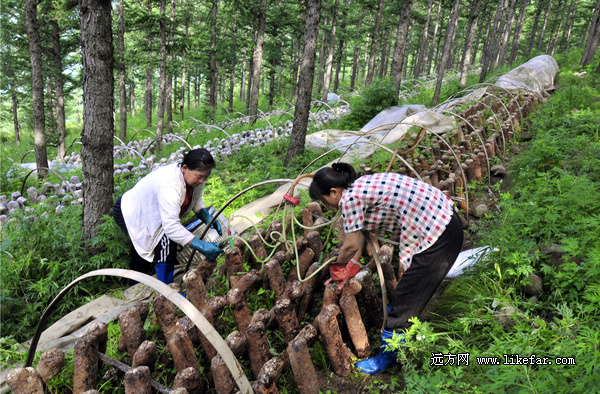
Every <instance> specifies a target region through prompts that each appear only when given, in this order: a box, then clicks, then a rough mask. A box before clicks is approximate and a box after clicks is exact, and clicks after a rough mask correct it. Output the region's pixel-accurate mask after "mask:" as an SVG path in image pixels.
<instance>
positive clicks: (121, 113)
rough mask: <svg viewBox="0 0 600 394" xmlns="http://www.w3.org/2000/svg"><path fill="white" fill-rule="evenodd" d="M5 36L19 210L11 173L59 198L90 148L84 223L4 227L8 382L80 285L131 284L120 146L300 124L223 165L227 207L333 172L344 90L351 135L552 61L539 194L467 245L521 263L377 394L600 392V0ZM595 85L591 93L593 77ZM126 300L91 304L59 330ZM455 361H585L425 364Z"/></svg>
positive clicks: (519, 183)
mask: <svg viewBox="0 0 600 394" xmlns="http://www.w3.org/2000/svg"><path fill="white" fill-rule="evenodd" d="M0 18H1V19H0V23H1V25H0V34H1V37H2V38H1V39H2V45H1V47H0V55H1V59H0V61H1V64H2V74H1V75H0V89H1V92H2V95H1V102H0V116H1V122H0V137H1V139H2V147H1V149H2V150H1V151H2V158H1V160H2V161H1V166H2V178H1V179H0V180H1V188H2V190H1V193H2V194H3V195H4V194H9V193H11V192H13V191H14V190H19V188H20V187H21V186H22V180H23V178H22V177H18V176H17V177H15V178H13V176H12V175H11V176H9V175H8V174H9V170H12V171H15V169H16V168H19V165H18V163H19V162H20V161H23V159H24V158H26V157H28V158H30V159H31V158H32V157H33V156H29V154H30V153H32V154H34V155H35V162H36V163H35V165H36V167H37V175H38V177H39V179H38V180H34V177H30V178H29V179H28V181H27V184H26V185H25V186H30V185H32V184H36V185H39V184H41V183H42V182H43V181H44V180H45V179H49V180H52V181H56V178H53V174H51V173H49V172H47V170H46V169H47V168H48V164H49V161H50V160H52V159H54V158H55V157H62V156H65V155H69V154H70V153H71V150H73V151H78V153H80V154H81V156H82V159H83V160H82V168H81V169H78V170H77V171H76V173H77V175H80V176H82V183H83V198H84V203H83V206H82V207H70V206H68V207H66V208H65V210H64V211H63V214H61V215H60V216H58V219H52V220H39V221H37V222H28V221H26V220H23V221H21V222H16V221H13V222H11V223H12V224H11V225H10V226H5V227H3V228H2V245H1V248H0V258H1V259H2V298H1V306H2V339H1V344H2V348H1V350H2V363H3V365H4V366H6V365H7V364H11V363H14V362H15V360H18V359H19V358H20V357H21V358H22V355H23V349H22V348H20V347H19V346H18V343H21V342H23V341H24V340H26V339H27V338H29V337H30V336H31V333H32V330H33V329H34V327H35V324H36V323H37V319H38V318H39V315H40V313H41V311H42V310H43V309H44V308H45V307H46V306H47V305H48V303H49V302H50V300H52V298H53V297H54V296H55V295H56V294H57V293H58V292H59V291H60V289H61V288H62V286H64V285H65V284H66V283H69V282H70V280H72V279H73V278H74V277H77V276H78V275H80V274H83V273H85V272H87V271H90V270H93V269H98V268H104V267H108V266H112V267H119V266H122V267H126V266H127V249H126V243H125V242H124V240H123V239H122V238H119V236H118V235H116V234H117V232H116V229H115V228H114V226H113V225H112V221H111V220H110V217H108V216H107V214H108V213H109V212H110V209H111V207H112V204H113V202H114V199H115V197H117V196H118V195H119V193H122V192H123V191H124V190H126V189H127V188H128V187H131V186H132V185H133V183H134V181H135V179H134V178H130V179H125V178H120V177H114V176H113V171H114V164H115V163H116V161H117V159H115V158H114V156H113V145H115V141H116V139H115V137H117V138H119V139H121V140H123V141H126V140H131V139H136V138H141V136H142V135H143V134H144V135H148V133H146V131H145V130H148V131H150V132H151V134H153V135H156V136H161V135H166V134H169V133H171V132H177V131H182V130H186V129H188V128H189V124H190V123H189V122H188V121H189V120H190V119H194V122H196V120H197V122H196V123H198V122H202V123H204V124H214V125H221V124H222V122H225V121H228V120H231V119H236V118H240V119H242V118H244V117H245V116H250V117H251V120H252V121H254V122H256V123H255V126H256V127H258V126H259V125H260V126H265V125H266V123H264V120H265V118H267V117H269V116H273V117H272V118H271V121H272V122H274V121H275V119H277V120H282V119H283V120H286V119H289V120H292V118H293V133H292V136H291V138H290V139H289V141H288V140H285V141H279V142H277V143H275V144H274V145H273V146H269V147H267V149H266V150H265V151H257V150H253V149H249V150H247V151H243V152H241V153H239V154H238V155H237V156H236V157H231V158H230V160H229V161H230V163H227V165H226V164H225V163H219V167H220V168H223V170H222V172H218V173H217V172H216V173H215V179H217V178H220V179H226V181H223V184H221V185H219V184H216V183H212V184H211V185H210V188H209V189H210V190H209V191H210V192H211V195H210V198H211V199H215V200H217V198H219V199H221V200H223V201H224V200H226V199H227V198H228V197H229V196H231V195H232V194H234V193H235V192H238V191H239V190H240V189H242V188H243V187H242V186H240V184H239V183H238V182H237V181H239V180H241V179H242V178H248V179H247V182H250V184H251V183H252V182H259V181H262V180H264V179H268V178H269V177H278V176H279V175H280V172H281V173H283V174H284V175H283V177H293V176H294V171H297V170H298V169H300V168H302V165H304V164H307V163H308V162H310V160H312V159H313V158H314V157H315V156H316V155H317V153H313V152H309V151H304V150H303V149H304V138H305V136H306V134H307V133H311V132H313V131H317V130H316V129H315V128H311V127H310V122H309V112H310V111H311V110H312V111H315V108H314V104H315V103H317V100H320V101H326V99H327V93H329V92H335V93H337V94H339V95H340V96H341V97H342V98H343V99H344V100H348V101H350V102H351V103H352V109H353V113H352V114H351V116H349V117H347V118H346V119H345V120H344V121H341V122H338V123H336V124H335V125H334V126H335V127H336V128H347V129H353V130H358V129H360V128H361V127H362V126H363V125H364V124H365V123H366V122H367V121H368V120H370V119H371V118H372V116H374V115H375V114H376V113H377V112H376V111H375V112H373V111H364V112H361V111H363V110H364V108H365V105H358V104H359V101H361V100H362V101H361V103H362V104H365V103H366V104H367V105H366V107H370V109H371V110H375V109H377V110H381V109H382V108H385V107H386V106H389V105H395V104H406V103H411V104H412V103H420V104H425V105H427V106H434V105H435V104H436V103H439V102H441V101H443V100H445V99H446V98H447V97H449V96H451V95H454V94H457V93H458V92H460V91H461V90H462V89H463V88H465V87H469V86H474V85H477V84H478V83H482V84H485V83H487V82H489V81H493V79H494V78H495V77H496V76H498V75H500V74H501V73H502V72H505V71H506V70H508V69H510V68H512V67H514V66H516V65H519V64H521V63H523V62H525V61H527V60H529V59H530V58H531V57H533V56H536V55H539V54H550V55H553V56H554V57H555V58H557V59H558V60H559V64H560V65H561V75H560V78H559V85H558V87H557V89H558V88H560V89H559V90H558V93H557V94H556V95H555V96H553V97H551V98H549V100H548V103H547V104H546V105H545V106H544V108H543V109H540V110H539V111H538V113H536V114H534V115H533V116H532V118H531V119H529V120H528V122H527V126H528V131H529V133H531V135H532V136H535V137H536V140H535V142H534V143H532V148H531V150H530V151H529V153H524V156H522V157H521V158H520V159H519V161H518V162H517V164H516V165H515V168H516V169H517V170H518V171H517V172H518V175H516V176H515V186H516V187H521V189H520V190H519V189H518V190H517V191H515V192H513V193H512V194H511V193H507V194H503V195H502V197H501V201H498V202H497V205H498V206H499V207H501V208H502V212H503V213H502V214H501V215H498V216H496V217H495V219H499V221H500V222H501V224H498V225H496V224H491V225H489V226H488V225H484V224H477V225H476V224H474V225H473V226H475V227H473V228H469V229H468V231H469V233H470V235H477V236H481V233H483V232H486V231H488V230H489V231H490V233H489V234H488V235H486V236H485V237H483V236H481V238H482V239H484V240H483V242H487V243H488V244H491V243H494V244H497V245H499V247H500V248H501V249H502V250H503V252H502V253H501V254H499V255H498V256H497V257H496V258H495V259H494V260H493V261H491V262H490V263H489V264H487V265H485V266H482V267H480V268H479V269H478V271H476V272H475V273H474V274H472V275H469V276H465V277H463V278H462V279H461V280H460V281H457V282H456V283H455V284H453V285H452V287H451V288H449V289H448V290H447V291H446V293H445V297H444V300H445V302H444V303H443V304H442V305H441V306H440V307H441V308H442V312H440V314H439V316H446V317H447V320H444V321H437V322H433V323H431V324H429V323H423V324H415V326H414V329H413V330H412V331H411V332H410V333H408V334H409V338H413V339H414V338H426V339H425V340H420V339H419V342H418V346H415V342H414V341H410V340H409V341H408V342H407V343H406V344H396V345H397V346H398V347H399V348H402V349H404V350H406V353H405V354H406V357H407V359H405V360H404V362H405V364H404V366H403V370H404V371H405V373H404V377H403V379H405V381H404V382H403V383H402V384H401V383H400V382H399V381H398V380H396V381H394V380H393V378H392V380H386V381H385V383H383V384H382V383H381V382H380V383H377V381H374V382H371V383H370V384H371V386H370V392H377V390H381V391H382V392H383V391H385V390H384V389H383V388H382V385H388V386H389V387H392V388H397V389H398V388H399V387H400V386H401V385H404V384H406V387H407V388H408V389H415V390H416V389H421V390H424V391H432V390H439V389H451V390H456V391H461V392H462V391H465V390H466V391H469V390H471V391H475V392H476V391H477V390H483V391H486V390H487V391H495V390H500V389H502V390H504V389H505V388H507V387H510V388H511V389H512V390H513V391H515V392H516V391H520V390H530V391H546V390H553V391H560V390H561V389H558V388H559V387H565V388H566V390H567V391H569V390H573V391H590V390H593V388H594V387H597V383H598V381H597V380H598V376H599V375H598V373H597V369H595V368H596V367H595V365H598V363H599V362H600V358H599V357H600V351H599V342H600V339H599V337H598V332H599V331H598V321H600V320H599V319H598V316H599V314H600V310H599V309H598V305H600V304H599V303H598V300H599V299H600V298H599V297H600V290H599V289H600V284H598V278H599V277H600V276H599V275H598V273H599V272H600V262H599V261H598V256H600V254H599V253H598V251H600V245H598V238H597V236H595V235H596V234H597V228H598V217H599V216H598V215H599V213H600V211H599V209H600V204H599V203H598V201H600V197H599V196H598V190H600V188H599V187H598V175H597V174H598V172H597V168H598V157H599V156H598V152H599V151H600V147H599V146H598V124H597V119H598V111H599V108H598V103H599V102H600V101H599V100H600V98H599V97H600V94H599V93H598V81H597V75H598V73H599V72H600V59H599V58H598V54H597V49H598V44H599V40H600V20H599V18H600V0H595V1H594V0H539V1H519V0H518V1H508V0H499V1H496V0H475V1H464V0H463V1H461V0H453V1H433V0H430V1H383V0H379V1H344V0H339V1H337V0H336V1H314V0H309V1H305V2H300V1H266V0H262V1H243V2H242V1H226V2H225V1H216V0H215V1H193V0H188V1H180V2H175V1H172V2H166V1H165V0H162V1H124V0H122V1H118V2H117V1H114V2H109V1H90V0H81V1H79V2H76V1H47V0H45V1H35V0H34V1H29V0H27V1H12V0H3V1H2V10H1V14H0ZM575 73H577V76H573V74H575ZM585 73H587V74H588V79H585V78H580V77H579V75H580V74H585ZM592 74H594V75H593V76H592ZM387 88H390V89H392V90H393V94H392V95H390V94H389V92H388V91H387V90H386V89H387ZM413 93H419V94H420V95H419V96H418V97H417V98H416V99H418V100H420V101H414V100H416V99H415V98H414V97H412V98H411V94H413ZM361 96H362V97H361ZM349 97H353V98H352V99H350V98H349ZM390 97H391V99H390ZM369 100H370V101H369ZM411 100H412V101H411ZM317 105H318V103H317ZM283 111H285V112H287V114H285V115H281V114H282V112H283ZM359 114H360V116H359ZM249 127H253V126H249ZM234 131H235V130H234ZM217 134H218V133H217ZM213 136H214V135H211V137H213ZM221 137H222V135H221ZM193 138H195V137H193ZM202 138H204V137H202ZM157 141H158V142H160V141H161V140H160V138H159V139H158V140H157ZM204 142H205V141H204V140H202V143H204ZM175 149H178V147H176V148H171V147H168V146H167V144H165V145H164V146H162V147H161V146H160V144H159V146H157V147H156V148H155V152H156V153H157V155H158V156H159V157H160V156H163V157H164V156H166V155H168V154H169V153H171V152H172V151H173V150H175ZM161 152H162V153H161ZM282 152H283V154H282ZM387 160H388V157H386V158H385V159H381V162H386V163H387ZM230 165H231V167H230ZM376 168H378V167H376ZM286 171H287V173H286ZM12 174H14V172H13V173H12ZM228 174H229V175H230V178H227V177H226V175H228ZM240 174H244V176H240ZM236 177H237V181H236ZM484 189H485V188H484ZM482 193H483V192H482ZM249 198H250V197H249ZM36 209H38V208H36ZM40 212H41V209H40ZM40 217H42V214H40ZM53 218H54V217H53ZM554 243H557V244H559V243H560V244H562V245H563V249H564V250H566V252H564V253H566V254H561V256H562V257H561V258H564V260H565V261H564V262H562V263H563V265H561V266H560V267H561V269H556V266H555V265H552V264H548V261H547V255H545V254H544V253H542V251H543V250H544V247H545V246H544V245H554ZM561 253H562V252H561ZM9 265H10V268H11V269H10V271H11V272H12V274H11V275H8V273H9V270H8V267H9ZM13 270H14V271H13ZM533 272H535V273H537V274H539V275H540V276H543V281H544V293H542V295H540V297H539V298H540V299H539V303H538V304H536V305H532V304H530V303H529V301H528V300H527V299H526V298H524V296H523V291H522V288H523V286H524V285H525V284H527V283H529V282H528V278H529V274H531V273H533ZM542 274H543V275H542ZM113 285H115V284H113V283H107V282H106V281H105V282H102V281H99V282H97V283H93V284H92V283H90V284H88V285H86V286H85V287H82V288H78V289H76V290H75V293H76V294H74V297H75V299H74V300H73V299H71V300H65V301H64V302H63V304H61V305H60V307H59V309H58V311H57V312H56V316H55V317H60V316H61V315H64V314H65V313H67V312H69V311H70V310H72V309H74V307H76V306H78V305H80V304H81V302H84V301H86V300H91V299H93V298H94V297H95V296H96V295H97V294H103V292H106V289H107V287H113ZM260 300H261V301H260V302H263V300H264V297H261V298H260ZM257 302H258V301H257ZM504 306H507V307H515V313H513V314H512V315H511V322H512V323H514V325H513V326H511V328H510V329H507V328H504V327H499V326H498V324H496V323H495V322H494V319H493V317H492V311H493V310H496V311H498V310H499V309H501V308H504ZM443 308H446V309H443ZM117 329H118V328H117ZM457 350H459V351H470V352H471V354H479V355H483V356H487V355H500V354H503V353H507V352H508V353H523V352H538V353H540V354H541V353H542V352H544V354H550V355H555V356H556V355H564V356H569V355H573V356H574V357H575V358H576V360H577V362H578V365H576V366H570V367H565V368H564V369H557V368H555V367H554V366H553V367H551V368H532V367H531V366H529V367H524V368H493V367H491V368H487V367H484V366H472V367H471V368H470V369H469V370H468V372H467V371H466V370H462V369H452V370H450V369H440V368H434V367H432V366H431V365H427V363H425V364H424V363H423V360H424V359H425V360H427V357H430V355H431V353H432V352H440V351H442V352H446V353H451V352H456V351H457ZM321 356H322V354H321ZM315 359H316V360H321V359H324V357H321V358H319V357H316V358H315ZM322 364H323V365H321V366H322V367H323V368H322V369H323V370H327V366H326V362H325V361H323V362H322ZM63 379H64V380H68V379H69V377H64V378H63ZM288 379H291V377H288ZM288 383H289V386H288V387H293V382H292V381H291V380H290V381H288ZM60 384H62V383H60V382H59V383H57V385H60ZM340 387H341V386H340Z"/></svg>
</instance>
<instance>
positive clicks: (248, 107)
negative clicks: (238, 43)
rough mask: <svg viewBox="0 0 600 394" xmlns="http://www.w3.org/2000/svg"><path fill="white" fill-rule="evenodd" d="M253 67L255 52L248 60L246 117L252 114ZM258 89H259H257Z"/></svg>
mask: <svg viewBox="0 0 600 394" xmlns="http://www.w3.org/2000/svg"><path fill="white" fill-rule="evenodd" d="M253 36H254V41H256V30H255V31H254V34H253ZM253 67H254V52H252V55H251V56H250V58H249V59H248V75H247V76H246V79H247V80H248V83H247V85H248V87H247V88H246V115H248V114H249V113H250V101H251V99H250V96H251V94H252V82H253V81H252V78H253V72H252V70H253ZM257 89H258V87H257Z"/></svg>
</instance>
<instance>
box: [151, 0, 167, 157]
mask: <svg viewBox="0 0 600 394" xmlns="http://www.w3.org/2000/svg"><path fill="white" fill-rule="evenodd" d="M166 9H167V0H160V21H159V26H160V27H159V35H160V70H159V82H158V111H157V114H156V142H155V144H154V148H155V149H156V151H157V152H160V151H161V149H162V136H163V134H164V132H163V129H164V117H165V107H166V106H167V26H166V21H165V14H166Z"/></svg>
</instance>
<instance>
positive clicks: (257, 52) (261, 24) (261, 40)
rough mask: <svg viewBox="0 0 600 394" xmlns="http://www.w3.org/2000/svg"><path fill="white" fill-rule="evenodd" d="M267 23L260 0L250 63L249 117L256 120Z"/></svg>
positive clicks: (265, 12) (264, 4) (265, 3)
mask: <svg viewBox="0 0 600 394" xmlns="http://www.w3.org/2000/svg"><path fill="white" fill-rule="evenodd" d="M266 23H267V0H262V1H261V4H260V11H259V15H258V29H257V35H256V46H255V47H254V60H253V64H252V91H251V94H250V117H251V118H252V119H253V121H256V116H257V114H258V98H259V93H258V88H259V83H260V72H261V66H262V58H263V49H264V44H265V25H266Z"/></svg>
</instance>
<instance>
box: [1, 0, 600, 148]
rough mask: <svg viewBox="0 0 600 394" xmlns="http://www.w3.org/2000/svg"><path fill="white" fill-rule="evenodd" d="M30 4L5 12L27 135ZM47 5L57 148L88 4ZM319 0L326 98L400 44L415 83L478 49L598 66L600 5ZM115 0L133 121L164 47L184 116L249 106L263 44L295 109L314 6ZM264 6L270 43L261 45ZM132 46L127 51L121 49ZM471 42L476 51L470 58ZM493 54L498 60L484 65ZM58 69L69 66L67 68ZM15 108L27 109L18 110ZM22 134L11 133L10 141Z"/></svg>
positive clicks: (585, 1)
mask: <svg viewBox="0 0 600 394" xmlns="http://www.w3.org/2000/svg"><path fill="white" fill-rule="evenodd" d="M163 2H164V1H163ZM24 3H26V1H25V0H7V1H3V5H2V42H3V45H2V48H1V49H2V70H3V72H2V119H3V131H4V132H6V131H7V130H8V129H10V128H11V127H16V125H17V124H18V125H19V129H20V130H23V132H24V133H27V132H28V131H29V130H31V129H32V111H31V107H32V103H31V100H32V91H31V89H32V81H31V78H32V70H31V68H32V64H31V60H30V53H29V44H28V41H29V39H28V35H27V30H26V26H25V25H26V23H25V22H26V18H25V7H24ZM34 3H36V2H34ZM37 3H38V4H37V29H38V31H39V36H40V40H41V42H40V44H41V49H42V66H43V69H42V75H43V78H44V79H43V83H44V85H43V87H44V98H45V101H46V102H45V111H46V115H47V116H46V118H47V119H46V134H47V136H48V137H49V139H50V141H53V138H56V137H55V135H56V128H57V124H56V123H57V119H56V113H57V107H58V100H57V97H56V96H57V86H56V85H57V83H58V81H57V76H58V75H59V74H60V75H61V77H62V85H63V87H62V90H63V92H64V93H63V94H64V97H65V101H64V103H65V104H64V105H65V107H66V114H65V116H66V117H67V119H73V120H76V119H77V117H78V116H81V104H82V100H81V95H82V92H81V89H82V72H81V69H82V66H81V62H82V59H81V50H80V49H81V46H80V37H81V34H80V33H81V32H80V24H79V20H78V17H79V5H78V4H77V2H76V1H73V0H58V1H37ZM98 3H101V2H100V1H98ZM315 3H320V6H321V18H320V23H319V37H318V41H317V48H316V50H317V53H316V56H317V60H316V62H315V68H316V72H315V81H314V85H315V86H314V87H315V90H314V95H315V97H319V96H322V94H323V92H324V90H329V91H337V90H339V86H340V83H343V84H348V83H350V85H351V86H350V87H351V88H354V87H356V86H364V85H365V84H367V85H368V84H370V82H371V81H372V79H373V78H381V77H386V76H392V77H394V78H398V77H399V76H398V75H391V72H392V65H393V64H392V63H393V62H394V61H395V58H394V56H395V54H394V51H395V47H397V46H400V45H401V46H404V47H405V48H404V53H403V54H402V55H403V56H402V55H399V56H400V61H401V62H402V64H401V65H399V67H397V68H396V69H395V70H399V71H400V73H401V78H402V79H404V80H406V79H411V78H416V77H423V76H427V75H435V74H436V71H437V70H438V69H439V68H441V67H443V68H444V69H446V70H459V71H460V69H461V65H462V63H463V61H464V59H465V57H467V52H469V54H468V55H469V56H468V57H469V58H470V59H471V60H470V64H471V67H473V66H482V65H483V64H486V63H488V64H489V70H482V71H481V72H482V74H486V73H488V72H489V71H490V70H491V69H493V68H494V67H498V66H501V65H503V64H507V63H508V64H510V63H512V62H514V61H515V59H516V58H517V57H519V56H520V57H522V58H528V57H531V56H532V55H535V54H539V53H547V54H553V53H555V52H561V51H566V50H570V49H572V48H574V47H582V48H585V47H587V46H589V47H590V48H589V53H584V59H582V61H591V57H592V56H593V54H594V53H595V50H596V49H597V46H598V30H599V28H598V24H597V19H598V16H597V14H598V9H599V6H600V5H599V2H598V1H597V0H535V1H531V0H530V1H507V0H473V1H471V0H469V1H465V0H463V1H456V2H455V1H433V0H431V1H427V0H421V1H389V0H388V1H383V0H379V1H377V0H359V1H351V0H325V1H319V2H315ZM455 3H456V4H457V5H458V19H457V21H456V28H455V32H454V34H453V36H452V37H446V31H447V30H448V27H449V26H448V24H449V22H450V18H449V15H450V13H451V11H452V8H453V7H454V6H455ZM111 5H112V21H113V23H112V32H113V45H114V48H115V49H114V61H113V63H114V73H115V80H118V78H119V72H120V70H124V75H125V78H124V84H123V86H119V83H115V90H117V91H116V92H115V106H116V109H115V111H116V113H117V114H119V111H120V108H126V109H127V110H128V113H129V114H131V113H133V112H134V111H141V110H143V111H144V112H145V113H146V115H147V117H148V119H149V120H148V123H149V124H151V123H155V122H156V121H155V120H154V121H153V120H152V117H156V111H157V105H158V101H159V100H158V96H159V88H160V79H159V77H160V75H161V71H160V66H161V56H162V55H161V48H162V47H163V46H164V47H165V49H166V56H167V61H166V62H165V66H166V73H165V77H166V78H168V79H169V81H170V83H171V86H172V92H171V97H170V99H169V104H170V107H171V108H172V109H173V111H174V113H175V115H176V118H177V117H180V116H181V113H182V111H185V110H186V109H188V108H190V107H196V106H199V105H202V104H203V103H207V104H210V105H211V106H216V105H217V104H216V103H217V102H219V103H224V105H226V106H228V107H229V109H230V110H232V102H233V99H234V98H239V99H240V100H241V101H242V102H244V103H247V105H248V106H249V105H250V103H251V100H248V99H247V96H248V92H252V90H251V89H248V84H249V82H250V81H251V80H252V77H253V70H252V66H253V62H252V60H253V57H254V56H255V52H256V51H255V47H256V44H257V43H262V42H264V49H263V51H262V53H261V55H260V56H261V60H262V61H261V62H260V63H259V64H258V66H259V67H260V74H259V84H260V89H261V91H260V93H261V94H262V95H263V96H264V99H263V100H264V101H265V104H266V106H269V105H272V102H273V100H274V98H275V97H285V98H286V99H287V100H289V101H290V102H294V100H295V97H296V94H297V90H296V89H297V87H296V84H297V80H298V73H297V70H298V66H299V64H300V62H301V59H300V55H301V50H302V45H303V33H304V28H305V23H304V19H305V14H306V7H305V2H302V1H290V0H269V1H258V0H256V1H243V2H242V1H217V0H215V1H197V0H183V1H182V0H180V1H175V0H172V1H170V2H167V3H166V4H165V5H164V7H161V5H160V1H151V0H150V1H129V0H120V1H113V2H111ZM263 9H264V18H265V21H264V24H265V26H264V33H262V34H264V38H259V37H258V36H259V35H261V31H260V21H261V19H260V18H261V15H263V11H262V10H263ZM121 23H122V27H121ZM399 23H408V25H407V28H406V32H404V33H403V34H401V33H402V32H400V29H401V28H404V27H403V26H401V25H399ZM335 25H337V26H335ZM161 28H163V29H165V39H164V41H165V42H161V33H160V30H161ZM334 35H335V36H334ZM398 38H400V39H401V40H402V41H399V40H398ZM448 39H451V40H452V45H450V48H449V49H450V53H449V56H448V60H447V62H446V64H444V65H441V64H440V63H439V61H440V59H441V57H442V53H441V51H442V48H443V46H444V44H445V41H446V40H448ZM121 40H122V41H123V48H122V49H120V48H119V47H118V45H119V42H120V41H121ZM466 44H470V45H471V46H472V48H471V49H470V50H468V51H467V50H465V45H466ZM490 51H491V52H492V53H493V54H495V55H496V58H495V59H494V60H489V59H484V57H486V55H487V53H488V52H490ZM328 62H331V63H332V64H331V65H329V64H327V63H328ZM57 65H60V67H61V68H60V69H57ZM328 66H332V67H328ZM326 73H331V75H329V76H328V75H326ZM326 81H330V82H329V85H330V86H326V84H325V82H326ZM119 89H125V91H126V95H125V96H121V95H120V94H119V91H118V90H119ZM123 100H124V102H123ZM13 104H15V105H16V108H17V112H16V113H13V110H12V109H13ZM261 105H262V102H261ZM13 116H14V117H15V118H13ZM9 120H13V121H14V122H11V121H9ZM118 129H119V127H118V124H117V131H118ZM11 137H12V136H8V135H6V133H3V138H5V139H6V138H11ZM12 138H14V137H12Z"/></svg>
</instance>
